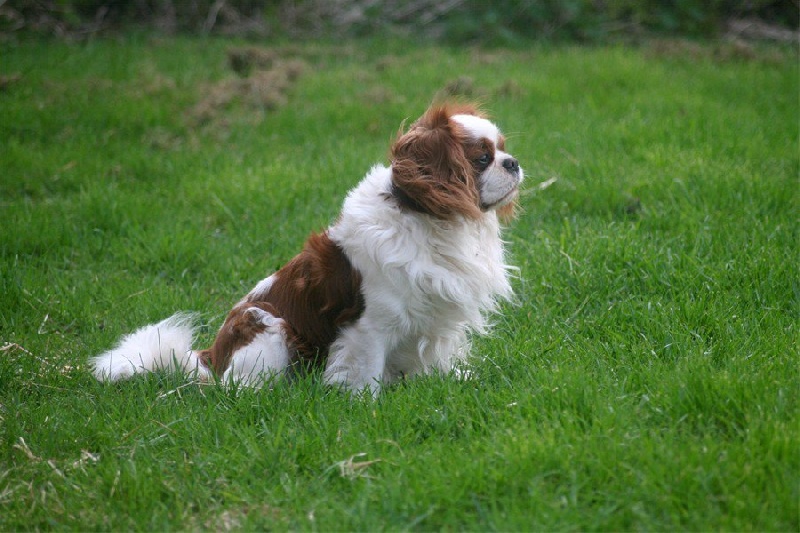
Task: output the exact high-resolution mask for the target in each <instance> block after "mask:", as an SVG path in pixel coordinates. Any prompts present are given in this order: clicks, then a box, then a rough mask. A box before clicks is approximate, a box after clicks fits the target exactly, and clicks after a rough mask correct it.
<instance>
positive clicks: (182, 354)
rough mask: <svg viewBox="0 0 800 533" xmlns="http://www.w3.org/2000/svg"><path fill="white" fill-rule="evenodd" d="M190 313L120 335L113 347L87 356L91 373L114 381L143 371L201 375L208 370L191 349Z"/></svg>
mask: <svg viewBox="0 0 800 533" xmlns="http://www.w3.org/2000/svg"><path fill="white" fill-rule="evenodd" d="M193 319H194V317H193V316H192V315H188V314H183V313H178V314H176V315H173V316H171V317H169V318H167V319H165V320H162V321H161V322H159V323H158V324H151V325H149V326H145V327H143V328H141V329H138V330H136V331H135V332H133V333H131V334H130V335H127V336H125V337H123V338H122V340H120V341H119V344H117V346H116V347H114V348H113V349H111V350H109V351H107V352H105V353H103V354H100V355H98V356H96V357H92V358H91V359H89V365H90V366H91V367H92V372H93V373H94V375H95V377H96V378H97V379H99V380H101V381H117V380H119V379H125V378H129V377H131V376H133V375H134V374H139V373H143V372H153V371H155V370H159V369H164V370H171V371H177V370H181V371H183V372H186V373H187V374H189V375H192V376H196V377H198V378H200V379H205V378H208V377H210V376H211V371H210V370H209V369H208V368H207V367H206V366H205V364H203V362H202V361H201V360H200V358H199V357H198V356H197V352H195V351H193V350H192V340H193V338H194V327H193V325H192V323H193Z"/></svg>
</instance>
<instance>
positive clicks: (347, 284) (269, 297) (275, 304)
mask: <svg viewBox="0 0 800 533" xmlns="http://www.w3.org/2000/svg"><path fill="white" fill-rule="evenodd" d="M251 307H257V308H259V309H261V310H263V311H266V312H268V313H270V314H271V315H273V316H274V317H276V318H281V319H283V320H284V322H285V324H284V329H285V332H286V336H287V339H288V343H289V350H290V353H291V356H290V357H291V360H292V363H294V362H301V363H304V364H305V363H310V364H312V365H316V364H321V363H322V362H323V361H324V360H325V358H326V357H327V354H328V348H329V347H330V345H331V343H332V342H333V341H334V339H335V338H336V335H337V334H338V332H339V330H340V328H341V327H343V326H345V325H347V324H349V323H352V322H353V321H355V320H357V319H358V317H359V316H361V313H362V312H363V311H364V297H363V295H362V294H361V274H360V273H359V272H358V271H357V270H355V269H354V268H353V266H352V265H351V264H350V261H349V260H348V259H347V256H345V254H344V251H342V249H341V248H339V246H337V245H336V243H334V242H333V241H332V240H331V239H330V237H328V234H327V233H321V234H312V235H311V236H310V237H309V238H308V240H307V241H306V244H305V247H304V248H303V251H302V252H300V253H299V254H298V255H297V256H295V258H294V259H292V260H291V261H289V263H287V264H286V266H284V267H283V268H281V269H280V270H279V271H278V272H277V273H276V274H275V281H274V282H273V284H272V286H271V287H270V289H269V291H267V292H266V293H262V294H251V295H250V297H249V298H248V299H247V300H245V301H243V302H242V303H240V304H238V305H237V306H236V307H234V308H233V310H232V311H231V312H230V314H229V315H228V318H227V319H226V320H225V324H223V326H222V329H220V331H219V333H218V334H217V338H216V339H215V341H214V344H213V345H212V346H211V348H209V349H208V350H204V351H202V352H200V357H201V359H202V360H203V361H204V363H206V365H207V366H211V367H213V369H214V371H215V372H216V373H217V374H221V373H223V372H224V371H225V369H226V368H227V367H228V365H229V364H230V359H231V356H232V355H233V353H235V352H236V350H238V349H239V348H241V347H243V346H245V345H247V344H249V343H250V342H251V341H252V340H253V339H254V338H255V336H256V335H258V334H259V333H261V332H262V331H264V329H266V326H265V325H264V324H263V323H262V322H261V321H260V319H259V318H258V317H257V316H256V315H255V314H253V313H249V312H247V309H249V308H251Z"/></svg>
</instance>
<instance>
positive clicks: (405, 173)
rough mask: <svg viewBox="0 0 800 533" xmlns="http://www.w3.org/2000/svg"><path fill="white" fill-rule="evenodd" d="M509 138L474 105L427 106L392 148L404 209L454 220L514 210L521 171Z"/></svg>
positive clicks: (396, 192) (397, 192) (507, 214)
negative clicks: (508, 149) (509, 150)
mask: <svg viewBox="0 0 800 533" xmlns="http://www.w3.org/2000/svg"><path fill="white" fill-rule="evenodd" d="M504 150H505V137H503V135H502V134H501V133H500V130H499V129H498V128H497V126H495V125H494V124H493V123H492V122H490V121H489V120H487V119H486V117H485V116H484V115H483V113H481V112H480V111H479V110H478V109H477V108H476V107H475V106H472V105H468V104H441V105H434V106H432V107H431V108H430V109H428V110H427V111H426V112H425V114H424V115H422V117H420V118H419V120H417V121H416V122H414V124H412V125H411V127H410V128H409V129H408V131H406V132H405V133H403V132H401V134H400V135H399V136H398V138H397V140H396V141H395V143H394V145H393V146H392V152H391V154H392V188H393V193H394V195H395V196H396V197H397V198H398V200H399V202H400V204H401V205H402V206H404V207H405V208H408V209H411V210H414V211H418V212H421V213H426V214H428V215H431V216H433V217H436V218H439V219H444V220H450V219H453V218H455V217H457V216H462V217H465V218H468V219H477V218H480V217H481V216H483V214H484V213H486V212H487V211H491V210H498V212H499V213H500V215H501V216H502V217H503V218H510V217H511V216H512V215H513V211H514V200H515V199H516V197H517V193H518V187H519V184H520V183H521V182H522V179H523V172H522V169H521V168H520V166H519V163H518V162H517V160H516V159H515V158H514V157H512V156H511V155H510V154H508V153H506V152H505V151H504Z"/></svg>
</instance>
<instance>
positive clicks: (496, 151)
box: [91, 103, 523, 392]
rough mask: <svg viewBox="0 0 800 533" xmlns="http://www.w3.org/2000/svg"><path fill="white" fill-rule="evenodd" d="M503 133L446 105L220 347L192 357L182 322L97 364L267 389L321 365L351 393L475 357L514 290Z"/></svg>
mask: <svg viewBox="0 0 800 533" xmlns="http://www.w3.org/2000/svg"><path fill="white" fill-rule="evenodd" d="M504 150H505V138H504V137H503V135H501V133H500V131H499V130H498V128H497V126H495V125H494V124H493V123H492V122H490V121H489V120H487V119H486V118H485V116H484V115H483V114H482V113H481V112H480V111H479V110H478V109H477V108H476V107H475V106H472V105H470V104H463V103H458V104H453V103H450V104H437V105H433V106H432V107H431V108H430V109H428V110H427V111H426V112H425V114H424V115H423V116H422V117H420V119H419V120H417V121H416V122H414V123H413V124H412V125H411V127H410V128H409V129H408V131H406V132H405V133H403V132H402V131H401V132H400V134H399V135H398V138H397V140H396V141H395V143H394V145H393V146H392V149H391V157H392V163H391V167H384V166H380V165H379V166H375V167H373V168H372V170H370V171H369V173H368V174H367V175H366V177H365V178H364V179H363V180H362V181H361V183H360V184H359V185H358V186H357V187H356V188H355V189H353V190H352V191H351V192H350V194H349V195H348V196H347V199H346V200H345V202H344V207H343V209H342V213H341V216H340V217H339V219H338V220H337V221H336V222H335V223H334V224H333V225H332V226H331V227H330V228H328V230H327V231H325V232H323V233H320V234H312V235H311V236H310V237H309V239H308V241H307V242H306V244H305V247H304V248H303V251H302V252H300V254H299V255H297V256H296V257H295V258H294V259H292V260H291V261H290V262H289V263H288V264H287V265H286V266H284V267H283V268H281V269H280V270H279V271H278V272H276V273H274V274H272V275H271V276H269V277H268V278H266V279H264V280H262V281H260V282H259V283H258V284H257V285H256V286H255V288H254V289H253V290H252V291H250V293H249V294H248V295H247V296H245V297H244V298H243V299H242V300H241V301H240V302H239V303H237V304H236V305H235V306H234V307H233V310H232V311H231V312H230V314H229V315H228V317H227V319H226V320H225V323H224V324H223V325H222V328H221V329H220V331H219V333H218V334H217V337H216V340H215V341H214V343H213V345H212V346H211V347H210V348H208V349H205V350H199V351H197V350H194V349H193V348H192V336H193V332H192V326H191V318H190V317H189V316H187V315H182V314H178V315H175V316H173V317H171V318H168V319H166V320H164V321H162V322H160V323H158V324H154V325H150V326H146V327H144V328H142V329H140V330H138V331H136V332H135V333H133V334H131V335H128V336H126V337H124V338H123V339H122V340H121V341H120V343H119V345H118V346H117V347H115V348H114V349H112V350H110V351H108V352H106V353H104V354H102V355H99V356H97V357H93V358H92V359H91V364H92V366H93V369H94V374H95V376H96V377H97V378H98V379H101V380H117V379H122V378H126V377H129V376H131V375H133V374H136V373H140V372H149V371H153V370H156V369H160V368H163V369H177V368H180V369H183V370H184V371H186V372H190V373H196V374H197V376H198V377H199V378H201V379H208V378H211V377H213V376H214V375H216V376H219V377H221V378H222V380H223V381H224V382H230V381H233V382H236V383H240V384H243V385H248V386H256V387H257V386H261V385H262V384H264V383H265V382H266V381H268V380H270V379H272V378H273V377H275V376H276V375H278V374H281V373H283V372H284V371H285V370H287V369H290V368H308V367H310V366H311V367H313V366H323V367H324V369H325V374H324V376H325V381H326V382H327V383H329V384H337V385H344V386H346V387H348V388H350V389H353V390H362V389H369V390H371V391H372V392H375V391H377V390H379V388H380V386H381V384H385V383H390V382H392V381H393V380H396V379H398V378H401V377H404V376H413V375H415V374H420V373H425V372H429V371H432V370H439V371H449V370H451V369H452V368H453V366H454V365H455V364H456V363H458V362H460V361H462V360H464V359H465V358H466V356H467V354H468V351H469V346H468V334H469V333H470V332H477V333H482V332H484V331H485V330H486V327H487V321H486V315H487V313H489V312H490V311H492V310H494V309H495V307H496V305H497V302H498V301H499V300H501V299H506V298H508V297H509V296H510V295H511V286H510V284H509V279H508V278H509V270H510V268H511V267H509V266H508V265H506V263H505V259H504V250H503V241H502V240H501V237H500V229H501V228H500V220H499V219H498V217H499V218H500V219H509V218H510V217H511V216H512V215H513V210H514V203H515V199H516V197H517V192H518V187H519V185H520V183H521V182H522V179H523V172H522V169H521V168H520V166H519V163H518V162H517V160H516V159H514V158H513V157H512V156H511V155H509V154H508V153H506V152H505V151H504Z"/></svg>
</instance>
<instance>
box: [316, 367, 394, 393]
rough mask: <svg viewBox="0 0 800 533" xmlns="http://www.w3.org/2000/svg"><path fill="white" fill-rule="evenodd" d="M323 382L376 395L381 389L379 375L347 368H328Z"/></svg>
mask: <svg viewBox="0 0 800 533" xmlns="http://www.w3.org/2000/svg"><path fill="white" fill-rule="evenodd" d="M325 383H326V384H327V385H330V386H332V387H338V388H342V389H346V390H350V391H353V392H365V393H369V394H371V395H372V396H376V395H377V394H378V393H379V392H380V390H381V382H380V377H373V376H369V375H366V374H364V373H361V372H358V371H354V370H352V369H348V368H328V369H327V370H326V371H325Z"/></svg>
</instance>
